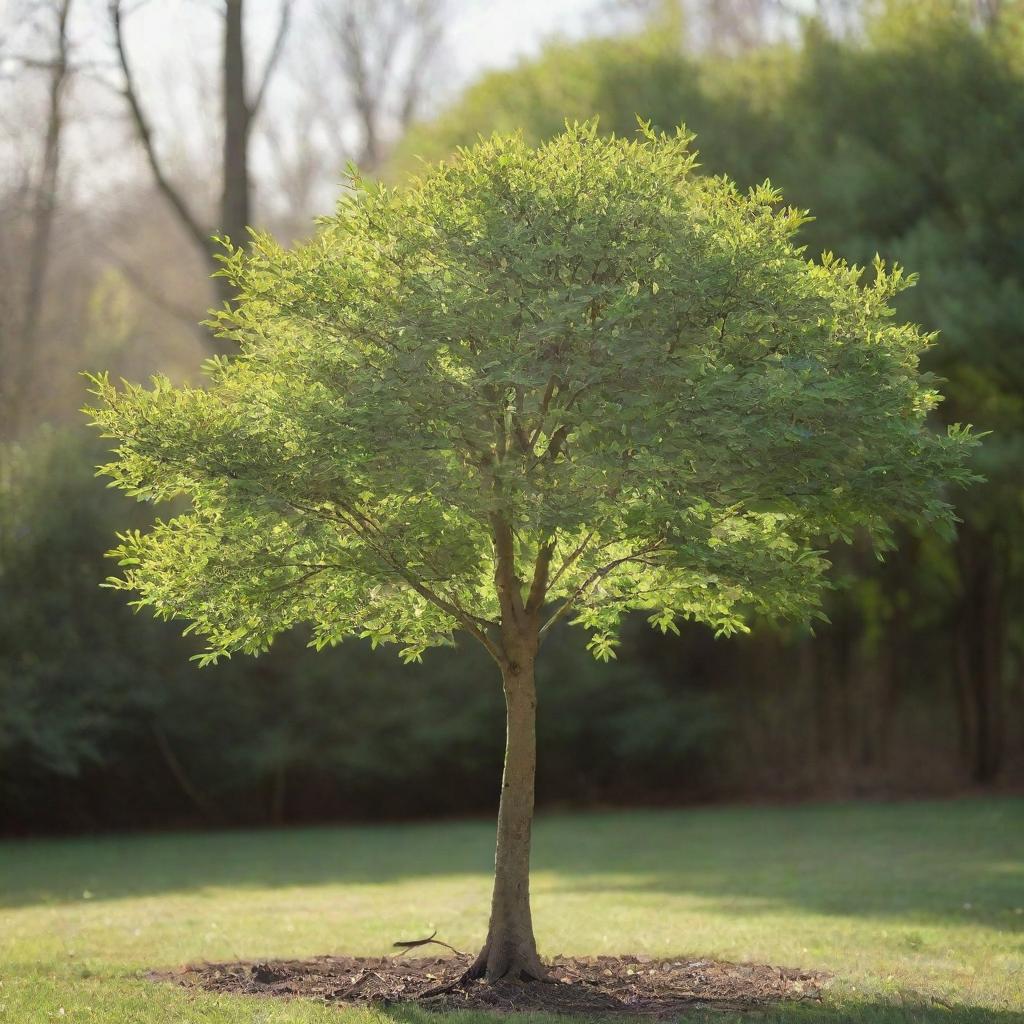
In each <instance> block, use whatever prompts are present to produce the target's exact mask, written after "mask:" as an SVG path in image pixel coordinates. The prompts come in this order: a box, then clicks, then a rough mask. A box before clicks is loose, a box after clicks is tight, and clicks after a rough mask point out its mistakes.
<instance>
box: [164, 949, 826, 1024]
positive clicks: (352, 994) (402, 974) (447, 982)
mask: <svg viewBox="0 0 1024 1024" xmlns="http://www.w3.org/2000/svg"><path fill="white" fill-rule="evenodd" d="M471 962H472V958H471V957H469V956H465V955H463V954H458V955H454V956H443V957H404V956H398V957H342V956H323V957H316V958H315V959H313V960H268V961H266V962H239V963H226V964H193V965H190V966H187V967H182V968H179V969H178V970H176V971H169V972H154V973H152V974H151V975H150V977H151V978H153V979H156V980H160V981H173V982H176V983H177V984H179V985H184V986H186V987H188V988H202V989H207V990H210V991H213V992H235V993H239V994H245V995H265V996H280V997H298V996H301V997H303V998H307V999H318V1000H321V1001H323V1002H325V1003H338V1004H353V1003H399V1002H417V1003H419V1004H420V1005H422V1006H428V1007H435V1008H437V1009H439V1010H442V1009H443V1010H453V1009H461V1010H501V1011H517V1010H525V1011H540V1012H549V1013H572V1014H590V1015H593V1014H600V1015H605V1014H631V1015H645V1016H656V1017H661V1016H671V1015H673V1014H677V1013H679V1012H680V1011H683V1010H687V1009H694V1008H697V1007H717V1008H720V1009H728V1010H743V1009H749V1008H753V1007H756V1006H763V1005H764V1004H766V1003H772V1002H778V1001H780V1000H810V1001H815V1000H818V999H820V998H821V986H822V983H823V982H824V981H825V980H826V979H827V977H828V975H825V974H822V973H820V972H815V971H801V970H795V969H793V968H789V967H769V966H768V965H766V964H733V963H726V962H723V961H717V960H694V959H690V958H685V957H679V958H673V959H668V960H655V959H653V958H651V957H644V956H597V957H567V956H557V957H555V958H554V959H552V960H551V961H549V963H548V967H549V969H550V972H551V983H550V984H539V983H533V984H522V983H516V982H510V981H503V982H498V983H496V984H487V983H485V982H481V981H461V980H460V978H461V976H462V974H463V972H464V971H465V970H466V968H467V967H468V966H469V965H470V963H471Z"/></svg>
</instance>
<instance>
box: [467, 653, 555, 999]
mask: <svg viewBox="0 0 1024 1024" xmlns="http://www.w3.org/2000/svg"><path fill="white" fill-rule="evenodd" d="M533 646H534V649H533V650H531V651H530V652H529V653H528V654H523V655H522V656H521V657H520V658H519V659H518V660H512V661H510V662H509V663H508V664H506V665H505V666H504V667H503V669H502V682H503V684H504V689H505V706H506V716H507V717H506V722H507V729H506V745H505V770H504V773H503V775H502V781H501V802H500V805H499V808H498V840H497V847H496V850H495V855H494V894H493V897H492V900H491V921H490V926H489V927H488V930H487V941H486V942H485V943H484V947H483V949H482V950H481V951H480V954H479V956H478V957H477V959H476V962H475V963H474V965H473V966H472V967H471V968H470V971H469V976H470V977H486V978H487V980H488V981H497V980H499V979H501V978H508V979H511V980H516V981H528V980H539V979H543V978H544V977H545V976H546V974H545V970H544V967H543V965H542V964H541V962H540V957H539V956H538V955H537V943H536V940H535V939H534V937H533V918H532V916H531V914H530V833H531V830H532V827H533V788H534V777H535V775H536V766H537V732H536V720H537V692H536V687H535V684H534V657H535V653H536V652H535V642H534V645H533Z"/></svg>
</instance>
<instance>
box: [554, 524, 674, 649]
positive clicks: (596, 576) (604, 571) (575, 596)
mask: <svg viewBox="0 0 1024 1024" xmlns="http://www.w3.org/2000/svg"><path fill="white" fill-rule="evenodd" d="M661 545H662V541H660V540H659V541H656V542H655V543H654V544H648V545H647V546H646V547H644V548H640V549H639V550H637V551H633V552H631V553H630V554H628V555H623V556H622V558H615V559H613V560H612V561H611V562H609V563H608V564H607V565H603V566H601V568H600V569H595V570H594V571H593V572H592V573H591V574H590V575H589V576H588V577H587V578H586V579H585V580H584V581H583V582H582V583H581V584H580V585H579V586H578V587H577V588H576V589H575V590H574V591H573V592H572V594H571V595H570V596H569V597H567V598H566V599H565V601H563V602H562V604H561V605H559V607H558V608H557V609H556V610H555V612H554V614H553V615H552V616H551V618H549V619H548V621H547V622H545V623H544V625H543V626H541V629H540V635H541V636H544V635H545V634H546V633H547V631H548V630H549V629H551V627H552V626H554V625H555V623H557V622H558V621H560V620H561V619H562V618H563V617H564V616H565V615H567V614H568V613H569V611H570V610H571V609H572V608H573V607H574V606H575V605H576V602H577V601H579V599H580V598H581V597H582V596H583V595H584V594H585V593H586V592H587V591H588V590H589V589H590V588H591V587H592V586H593V585H594V584H595V583H598V582H599V581H600V580H603V579H604V578H605V576H607V575H608V574H609V573H610V572H612V571H614V570H615V569H617V568H618V567H619V566H620V565H625V564H626V563H627V562H636V561H642V560H643V559H642V556H643V555H649V554H650V553H651V552H652V551H656V550H657V549H658V548H659V547H661Z"/></svg>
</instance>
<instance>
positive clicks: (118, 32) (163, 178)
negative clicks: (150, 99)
mask: <svg viewBox="0 0 1024 1024" xmlns="http://www.w3.org/2000/svg"><path fill="white" fill-rule="evenodd" d="M109 11H110V20H111V24H112V25H113V29H114V43H115V47H116V50H117V58H118V62H119V64H120V66H121V73H122V75H123V76H124V88H123V90H122V94H123V96H124V98H125V100H126V101H127V103H128V108H129V110H130V111H131V114H132V120H133V121H134V123H135V132H136V134H137V135H138V137H139V142H141V143H142V148H143V150H144V151H145V153H146V160H147V162H148V163H149V167H150V170H151V171H152V172H153V180H154V181H155V182H156V186H157V188H158V189H159V190H160V192H161V193H162V194H163V196H164V197H165V198H166V199H167V201H168V202H169V203H170V204H171V206H172V207H173V209H174V212H175V213H176V214H177V215H178V219H179V220H180V221H181V223H182V224H183V225H184V227H185V229H186V230H187V231H188V233H189V235H190V236H191V238H192V240H193V241H194V242H195V243H196V245H198V246H199V247H200V248H201V249H202V251H203V253H204V254H205V255H207V256H209V252H210V239H209V232H208V231H207V230H206V229H205V228H203V227H202V225H201V224H200V222H199V220H198V219H197V218H196V216H195V215H194V214H193V212H192V210H191V209H189V206H188V203H187V202H186V201H185V197H184V196H183V195H182V194H181V193H180V192H179V191H178V189H177V188H175V186H174V185H173V184H172V182H171V180H170V178H168V176H167V173H166V171H165V170H164V167H163V164H162V163H161V162H160V157H159V155H158V154H157V151H156V144H155V142H154V141H153V129H152V127H151V125H150V123H149V119H148V118H147V117H146V113H145V111H144V110H143V109H142V102H141V100H140V98H139V92H138V88H137V86H136V83H135V77H134V75H133V74H132V70H131V65H130V64H129V62H128V51H127V48H126V46H125V40H124V27H123V19H124V15H125V11H124V7H123V3H122V0H110V3H109Z"/></svg>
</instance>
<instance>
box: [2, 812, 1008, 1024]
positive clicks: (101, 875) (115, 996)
mask: <svg viewBox="0 0 1024 1024" xmlns="http://www.w3.org/2000/svg"><path fill="white" fill-rule="evenodd" d="M491 841H492V826H491V824H490V823H489V822H459V823H448V824H435V825H407V826H405V825H403V826H390V827H379V828H369V827H367V828H323V829H301V830H300V829H296V830H291V831H280V832H223V833H214V834H187V835H168V836H157V835H142V836H123V837H108V838H101V839H75V840H52V841H51V840H38V841H12V842H6V843H0V1021H3V1022H4V1024H6V1022H11V1024H23V1022H35V1021H58V1020H60V1021H111V1022H134V1021H146V1022H171V1021H173V1022H186V1021H187V1022H211V1024H212V1022H228V1021H231V1022H237V1021H253V1022H256V1021H258V1022H262V1024H270V1022H285V1021H288V1022H292V1021H303V1022H310V1021H333V1022H337V1021H339V1019H344V1020H345V1024H368V1019H372V1020H373V1021H374V1022H375V1024H387V1022H388V1021H395V1022H400V1024H424V1022H425V1021H430V1020H436V1019H437V1018H436V1016H432V1015H430V1014H427V1013H425V1012H424V1011H421V1010H418V1009H403V1008H388V1009H380V1010H358V1011H339V1010H337V1009H333V1008H329V1007H324V1006H322V1005H318V1004H316V1003H311V1002H291V1003H280V1002H272V1001H269V1000H255V999H251V1000H250V999H234V998H228V997H224V996H213V995H205V994H203V995H194V994H188V993H185V992H183V991H178V990H176V989H174V988H172V987H170V986H157V985H153V984H151V983H149V982H146V981H143V980H141V979H140V978H139V972H140V971H141V970H142V969H144V968H147V967H152V966H171V965H175V964H178V963H181V962H183V961H187V960H197V959H209V960H216V959H233V958H251V957H279V956H302V955H307V954H315V953H327V952H331V951H339V952H340V951H344V952H350V953H365V954H379V953H384V952H387V951H389V945H390V943H391V941H392V940H393V939H396V938H410V937H416V936H418V935H421V934H424V933H426V932H429V931H430V930H432V929H433V928H437V929H438V930H439V934H440V937H441V938H444V939H446V940H447V941H449V942H451V943H452V944H454V945H455V946H457V947H460V948H463V949H470V948H472V947H474V945H476V944H477V943H479V942H480V941H481V940H482V937H483V936H482V932H483V928H484V925H485V919H484V918H485V912H486V906H487V899H488V887H489V880H488V867H489V861H490V858H491ZM535 851H536V852H535V874H534V906H535V920H536V927H537V934H538V938H539V941H540V944H541V947H542V951H543V952H546V953H557V952H564V953H579V954H585V953H613V952H643V953H647V954H651V955H662V954H688V953H689V954H696V955H700V956H714V957H722V958H727V959H734V960H745V959H750V960H760V961H767V962H770V963H777V964H786V965H793V966H803V967H814V968H825V969H827V970H830V971H833V972H835V975H836V980H835V982H834V983H833V984H832V986H831V989H830V991H829V994H828V997H827V1001H826V1003H825V1005H824V1006H822V1007H819V1008H801V1007H792V1008H779V1009H773V1010H771V1011H769V1012H765V1013H759V1014H749V1015H747V1016H746V1017H745V1018H743V1019H746V1020H758V1021H761V1020H764V1021H779V1022H787V1024H788V1022H797V1024H798V1022H805V1021H834V1022H839V1021H869V1022H882V1021H885V1022H889V1021H929V1022H931V1021H943V1022H950V1024H960V1022H985V1024H996V1022H998V1024H1007V1022H1010V1021H1024V800H1013V799H999V800H973V801H957V802H942V803H939V802H935V803H917V804H889V805H829V806H808V807H798V808H753V809H750V808H730V809H700V810H687V811H642V812H641V811H637V812H620V813H602V814H576V815H559V816H542V818H541V819H540V821H539V823H538V827H537V830H536V845H535ZM457 1016H461V1017H469V1016H473V1015H469V1014H461V1015H457ZM357 1018H359V1019H358V1020H357ZM693 1019H695V1020H707V1019H711V1020H714V1021H717V1022H725V1021H731V1020H735V1019H737V1017H736V1014H735V1012H730V1013H716V1014H708V1015H700V1014H696V1015H694V1017H693ZM466 1024H469V1022H466Z"/></svg>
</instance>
